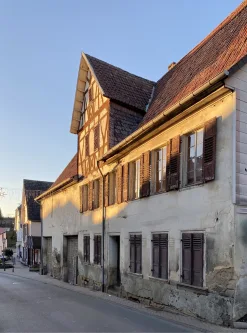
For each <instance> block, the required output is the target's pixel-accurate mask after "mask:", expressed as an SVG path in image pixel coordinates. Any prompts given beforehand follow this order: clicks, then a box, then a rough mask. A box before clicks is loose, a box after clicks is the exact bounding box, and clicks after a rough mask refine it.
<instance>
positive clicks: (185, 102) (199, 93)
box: [99, 70, 229, 162]
mask: <svg viewBox="0 0 247 333" xmlns="http://www.w3.org/2000/svg"><path fill="white" fill-rule="evenodd" d="M228 76H229V71H227V70H224V71H223V72H221V73H220V74H218V75H217V76H216V77H214V78H213V79H211V80H209V81H208V82H206V83H205V84H204V85H203V86H201V87H200V88H198V89H196V90H195V91H193V92H192V93H191V94H189V95H188V96H186V97H185V98H183V99H181V100H180V101H179V102H178V103H176V104H174V105H172V106H171V107H170V108H168V109H167V110H165V111H163V112H162V113H161V114H159V115H158V116H157V117H155V118H154V119H152V120H150V121H149V122H148V123H146V124H144V125H143V126H142V127H140V128H139V129H138V130H137V131H135V132H134V133H132V134H131V135H129V136H128V137H127V138H126V139H124V140H123V141H121V142H120V143H119V144H117V145H116V146H115V147H113V148H112V149H110V150H109V151H108V152H107V153H106V154H105V155H104V156H103V157H102V158H101V159H99V161H104V162H105V161H106V160H108V159H109V158H111V157H113V156H114V155H115V154H117V153H119V152H120V151H121V150H122V149H124V148H126V147H127V146H129V145H130V144H131V143H132V142H134V141H136V140H138V139H139V138H140V137H142V136H144V135H145V134H147V133H148V132H150V131H151V130H153V129H155V128H157V127H158V126H160V124H161V123H163V122H165V120H166V117H167V116H168V115H169V114H171V113H173V112H175V111H177V110H179V109H181V110H185V109H186V108H188V107H189V106H191V105H193V104H195V103H197V102H198V101H200V100H201V99H202V98H205V92H206V91H207V90H209V89H210V92H209V93H208V94H207V95H209V94H210V93H211V92H212V88H213V87H214V86H216V89H218V88H219V85H218V84H219V83H221V82H222V85H223V80H224V79H226V78H227V77H228ZM216 89H215V90H216Z"/></svg>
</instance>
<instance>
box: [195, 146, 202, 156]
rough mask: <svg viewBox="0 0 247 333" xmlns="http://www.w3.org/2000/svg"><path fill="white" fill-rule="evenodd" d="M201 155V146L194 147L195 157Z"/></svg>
mask: <svg viewBox="0 0 247 333" xmlns="http://www.w3.org/2000/svg"><path fill="white" fill-rule="evenodd" d="M202 153H203V144H202V143H200V144H198V145H197V147H196V156H202Z"/></svg>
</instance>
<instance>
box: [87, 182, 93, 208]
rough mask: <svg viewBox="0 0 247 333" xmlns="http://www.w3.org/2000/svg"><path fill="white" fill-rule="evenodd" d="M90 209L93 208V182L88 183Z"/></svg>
mask: <svg viewBox="0 0 247 333" xmlns="http://www.w3.org/2000/svg"><path fill="white" fill-rule="evenodd" d="M88 209H89V210H92V209H93V182H90V183H89V184H88Z"/></svg>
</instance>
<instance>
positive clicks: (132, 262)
mask: <svg viewBox="0 0 247 333" xmlns="http://www.w3.org/2000/svg"><path fill="white" fill-rule="evenodd" d="M129 268H130V272H132V273H135V236H134V235H131V236H130V266H129Z"/></svg>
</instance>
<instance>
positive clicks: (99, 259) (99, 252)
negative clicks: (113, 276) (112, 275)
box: [97, 236, 101, 264]
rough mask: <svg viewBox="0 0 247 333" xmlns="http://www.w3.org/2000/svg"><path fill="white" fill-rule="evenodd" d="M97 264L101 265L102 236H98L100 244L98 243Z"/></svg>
mask: <svg viewBox="0 0 247 333" xmlns="http://www.w3.org/2000/svg"><path fill="white" fill-rule="evenodd" d="M97 254H98V257H97V263H98V264H101V236H98V242H97Z"/></svg>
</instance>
